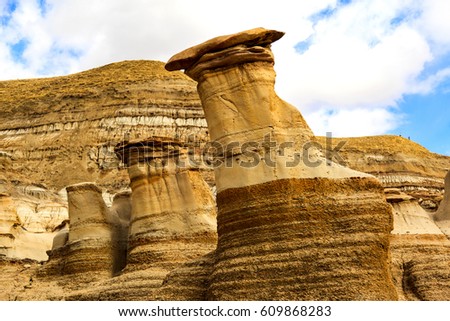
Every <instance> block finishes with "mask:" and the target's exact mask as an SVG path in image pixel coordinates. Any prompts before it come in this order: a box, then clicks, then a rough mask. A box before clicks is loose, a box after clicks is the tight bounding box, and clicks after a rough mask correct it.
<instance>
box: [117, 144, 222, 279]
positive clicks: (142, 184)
mask: <svg viewBox="0 0 450 321" xmlns="http://www.w3.org/2000/svg"><path fill="white" fill-rule="evenodd" d="M116 152H117V153H118V155H119V156H120V158H121V159H122V160H123V161H124V163H125V164H126V165H127V167H128V172H129V175H130V181H131V183H130V186H131V189H132V206H131V208H132V210H131V220H130V231H129V239H128V249H129V251H128V260H127V261H128V263H127V271H132V270H141V269H145V268H148V267H151V266H158V267H164V268H166V269H168V270H170V269H171V268H173V267H174V266H176V265H178V264H179V263H180V262H185V261H187V260H189V259H192V258H195V257H199V256H201V255H203V254H205V253H206V252H208V251H209V250H212V249H214V248H215V245H216V240H217V236H216V208H215V202H214V198H213V196H212V193H211V189H210V188H209V186H208V185H207V184H206V183H205V181H204V180H203V179H202V177H201V174H200V173H199V171H198V169H196V168H192V167H191V166H190V165H189V160H188V158H187V149H186V148H184V147H183V145H182V144H181V143H180V142H179V141H175V140H173V139H170V138H162V137H153V138H150V139H148V140H142V141H135V142H126V143H124V144H122V145H119V146H117V148H116Z"/></svg>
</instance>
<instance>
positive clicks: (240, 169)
mask: <svg viewBox="0 0 450 321" xmlns="http://www.w3.org/2000/svg"><path fill="white" fill-rule="evenodd" d="M282 35H283V33H282V32H278V31H274V30H266V29H263V28H257V29H253V30H250V31H246V32H242V33H238V34H234V35H228V36H222V37H217V38H215V39H212V40H210V41H207V42H205V43H203V44H200V45H198V46H195V47H193V48H190V49H188V50H186V51H184V52H182V53H180V54H178V55H176V56H174V58H173V59H171V60H170V61H169V62H168V64H167V65H166V68H167V69H170V70H175V69H185V72H186V74H187V75H189V76H190V77H192V78H194V79H195V80H196V81H198V94H197V89H196V82H195V81H193V80H191V79H189V77H187V76H186V75H184V74H183V73H181V72H178V71H175V72H168V71H166V70H164V64H163V63H160V62H152V61H126V62H121V63H116V64H111V65H107V66H104V67H100V68H96V69H93V70H90V71H86V72H82V73H79V74H75V75H71V76H65V77H57V78H48V79H35V80H18V81H6V82H0V93H1V95H0V119H1V120H2V121H1V122H0V170H1V171H0V271H1V272H2V273H1V274H0V293H1V296H0V299H2V300H62V299H64V300H239V299H249V300H254V299H262V300H273V299H280V300H289V299H291V300H292V299H299V300H305V299H306V300H327V299H329V300H394V299H397V298H398V299H401V300H450V293H449V289H450V281H449V280H450V271H449V269H450V258H449V248H450V247H449V242H450V241H449V238H448V220H447V219H448V215H447V213H448V205H446V204H449V203H448V202H446V201H445V200H448V199H449V198H448V195H449V194H448V193H446V195H445V196H444V193H443V192H444V176H445V175H446V173H447V170H448V169H449V168H450V158H449V157H445V156H441V155H437V154H433V153H430V152H429V151H427V150H426V149H425V148H423V147H422V146H420V145H418V144H416V143H414V142H412V141H410V140H408V139H406V138H402V137H398V136H376V137H362V138H343V139H334V138H333V139H332V140H331V141H328V143H327V138H325V137H314V135H313V133H312V132H311V130H310V129H309V127H308V125H307V123H306V122H305V120H304V119H303V117H302V115H301V114H300V112H299V111H298V109H297V108H296V107H294V106H292V105H290V104H288V103H286V102H284V101H283V100H281V99H280V98H279V97H278V96H277V95H276V93H275V92H274V88H273V87H274V81H275V72H274V70H273V64H274V57H273V54H272V52H271V50H270V44H271V43H272V42H273V41H276V40H278V39H280V38H281V37H282ZM199 96H200V97H199ZM199 98H200V99H199ZM202 107H203V108H204V110H205V111H204V112H203V109H202ZM205 117H206V118H205ZM210 139H211V142H210V144H209V145H207V146H206V147H207V150H202V148H203V147H205V143H207V142H208V141H209V140H210ZM342 140H344V141H345V142H346V143H345V145H344V146H343V147H342V148H341V149H340V150H339V153H338V155H334V154H333V153H332V152H331V153H329V150H328V149H330V150H331V151H332V150H333V148H334V147H335V146H337V145H338V144H339V142H340V141H342ZM321 149H322V151H321ZM202 156H203V157H205V158H204V159H202V160H201V161H200V162H196V161H193V162H192V160H193V159H194V158H195V159H196V160H198V157H202ZM328 156H331V159H328V160H327V159H326V158H330V157H328ZM333 156H337V157H333ZM213 167H214V176H213V175H212V173H213V172H212V168H213ZM350 168H352V169H350ZM205 180H206V182H207V183H208V184H207V183H206V182H205ZM86 182H88V183H86ZM448 185H449V184H447V185H446V188H445V190H447V191H448V190H449V189H450V187H449V186H448ZM211 186H214V188H213V189H212V190H211V188H210V187H211ZM383 188H385V191H384V192H385V193H383ZM215 193H217V194H216V195H214V194H215ZM443 199H444V201H442V200H443ZM441 201H442V202H441ZM439 204H440V205H441V206H440V207H439ZM216 205H217V223H216ZM438 207H439V210H438V212H437V213H436V214H435V213H434V211H436V210H437V208H438ZM216 224H217V226H216ZM47 253H48V254H49V256H50V259H49V260H48V261H47ZM30 259H33V260H30Z"/></svg>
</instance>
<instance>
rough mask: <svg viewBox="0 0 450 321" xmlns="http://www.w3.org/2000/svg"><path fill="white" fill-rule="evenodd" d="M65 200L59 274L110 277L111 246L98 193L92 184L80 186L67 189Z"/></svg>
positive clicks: (110, 234) (109, 227) (112, 260)
mask: <svg viewBox="0 0 450 321" xmlns="http://www.w3.org/2000/svg"><path fill="white" fill-rule="evenodd" d="M67 196H68V203H69V220H70V229H69V239H68V241H67V245H66V246H67V252H66V256H65V265H64V269H63V273H64V274H75V273H86V275H88V274H92V273H95V274H96V275H99V276H103V277H110V276H111V275H112V273H113V265H114V255H113V253H114V244H113V240H112V227H111V224H110V223H109V222H108V220H109V218H108V216H109V211H108V208H107V207H106V205H105V202H104V200H103V198H102V191H101V190H100V188H98V187H97V186H96V185H95V184H93V183H80V184H76V185H71V186H68V187H67Z"/></svg>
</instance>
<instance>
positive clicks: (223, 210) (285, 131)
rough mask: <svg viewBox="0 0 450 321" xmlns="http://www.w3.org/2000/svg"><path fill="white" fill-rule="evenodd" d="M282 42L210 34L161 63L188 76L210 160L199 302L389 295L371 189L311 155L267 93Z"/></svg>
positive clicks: (292, 121) (252, 33)
mask: <svg viewBox="0 0 450 321" xmlns="http://www.w3.org/2000/svg"><path fill="white" fill-rule="evenodd" d="M282 35H283V34H282V33H280V32H278V31H273V30H265V29H262V28H258V29H253V30H249V31H245V32H242V33H238V34H235V35H230V36H224V37H218V38H214V39H212V40H210V41H207V42H205V43H203V44H200V45H198V46H195V47H192V48H189V49H187V50H185V51H183V52H181V53H180V54H178V55H175V56H174V57H172V58H171V59H170V61H169V62H168V63H167V65H166V69H168V70H175V69H184V70H185V73H186V74H187V75H189V76H190V77H192V78H193V79H195V80H197V81H198V92H199V96H200V99H201V101H202V105H203V108H204V111H205V116H206V120H207V123H208V128H209V133H210V137H211V140H212V144H213V145H214V146H215V147H216V150H217V151H218V152H217V153H216V155H215V156H216V158H217V159H219V160H222V162H221V163H220V164H219V165H218V166H217V167H216V168H215V177H216V185H217V191H218V193H217V205H218V218H217V221H218V237H219V241H218V246H217V250H216V257H215V261H214V263H213V268H212V271H211V274H210V275H209V282H208V288H207V292H206V293H207V294H206V295H207V297H206V298H208V299H214V300H236V299H244V300H245V299H247V300H269V299H271V300H394V299H396V298H397V295H396V292H395V289H394V286H393V284H392V281H391V275H390V270H389V234H390V231H391V230H392V212H391V208H390V207H389V205H388V204H387V203H386V201H385V199H384V195H383V188H382V186H381V184H380V183H379V182H378V180H376V179H375V178H374V177H372V176H370V175H367V174H364V173H362V172H356V171H353V170H350V169H348V168H345V167H342V166H339V165H337V164H334V163H332V162H330V161H326V160H325V159H324V158H323V157H321V155H320V154H319V153H318V151H316V150H315V148H314V147H315V146H314V144H312V142H313V134H312V132H311V131H310V129H309V127H308V126H307V124H306V122H305V121H304V119H303V117H302V116H301V114H300V112H299V111H298V110H297V109H296V108H294V107H293V106H291V105H289V104H287V103H286V102H284V101H283V100H281V99H280V98H279V97H278V96H277V95H276V93H275V91H274V82H275V72H274V69H273V65H274V59H273V55H272V52H271V50H270V44H271V43H272V42H273V41H275V40H277V39H279V38H280V37H281V36H282ZM302 156H303V158H302ZM350 243H351V246H350Z"/></svg>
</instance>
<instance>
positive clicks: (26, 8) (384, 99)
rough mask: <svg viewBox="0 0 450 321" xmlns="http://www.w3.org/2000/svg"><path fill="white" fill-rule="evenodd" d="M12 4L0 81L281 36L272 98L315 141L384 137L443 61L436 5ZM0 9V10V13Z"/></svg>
mask: <svg viewBox="0 0 450 321" xmlns="http://www.w3.org/2000/svg"><path fill="white" fill-rule="evenodd" d="M17 2H18V6H17V9H16V11H15V12H14V13H13V14H12V16H11V17H10V20H9V22H8V23H7V24H6V25H4V24H0V39H1V40H0V79H10V78H18V77H30V76H38V75H46V74H49V75H51V74H62V73H68V72H75V71H80V70H84V69H89V68H93V67H97V66H99V65H104V64H107V63H110V62H113V61H120V60H125V59H156V60H162V61H166V60H167V59H169V58H170V56H171V55H173V54H175V53H177V52H178V51H180V50H182V49H185V48H186V47H188V46H191V45H194V44H197V43H198V42H201V41H204V40H206V39H208V38H211V37H214V36H217V35H221V34H227V33H232V32H237V31H240V30H244V29H249V28H253V27H257V26H262V27H266V28H273V29H278V30H282V31H285V32H286V36H285V37H284V38H282V39H281V40H280V41H278V42H277V43H275V44H274V45H273V50H274V53H275V57H276V66H275V68H276V70H277V74H278V78H277V91H278V92H279V94H280V96H281V97H282V98H284V99H285V100H287V101H289V102H291V103H293V104H294V105H296V106H298V107H299V109H300V110H301V111H302V112H303V113H304V114H305V117H306V119H307V120H308V121H309V123H310V125H311V127H312V128H313V130H314V131H315V132H316V133H319V132H325V131H333V132H334V133H339V134H341V135H344V136H353V135H369V134H379V133H383V132H386V131H389V130H392V129H394V128H395V127H396V126H398V124H399V118H398V112H397V111H396V110H395V109H393V108H391V107H395V106H396V104H397V102H398V101H400V100H401V99H402V97H403V96H404V95H405V94H409V93H421V94H427V93H429V92H432V91H433V90H434V89H435V88H436V87H437V86H438V85H439V84H440V83H441V82H442V81H444V80H446V79H448V78H449V77H450V72H449V71H448V70H449V69H448V68H447V69H445V67H443V68H440V69H439V68H437V69H436V71H435V72H433V73H431V74H427V77H426V78H425V79H423V78H424V77H423V75H421V74H422V73H423V71H424V69H425V68H426V66H427V65H428V64H430V63H434V62H436V61H438V59H439V58H440V57H441V56H443V55H445V54H446V53H449V52H450V19H448V18H447V15H446V13H448V12H450V7H449V6H450V1H446V0H427V1H415V0H391V1H372V0H358V1H356V0H354V1H352V2H351V3H350V4H348V5H340V4H338V1H336V0H315V1H291V0H280V1H278V2H273V1H269V0H259V1H256V0H255V1H242V0H229V1H227V3H226V5H224V4H217V3H216V2H212V1H206V0H192V1H185V0H133V1H124V0H96V1H92V0H47V1H46V3H47V9H46V11H45V14H43V13H42V11H41V8H39V6H38V1H37V0H19V1H17ZM6 4H7V1H5V0H0V12H3V14H2V15H4V14H5V8H6ZM21 39H26V40H27V42H28V46H27V47H26V48H25V50H24V52H23V56H22V60H21V61H17V60H14V57H13V55H12V53H11V49H10V48H11V47H10V46H11V45H13V44H15V43H17V41H19V40H21ZM305 40H307V41H306V42H304V43H303V46H302V51H301V52H298V51H296V50H295V48H294V47H295V46H296V45H297V44H298V43H299V42H302V41H305ZM330 111H332V112H330Z"/></svg>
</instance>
